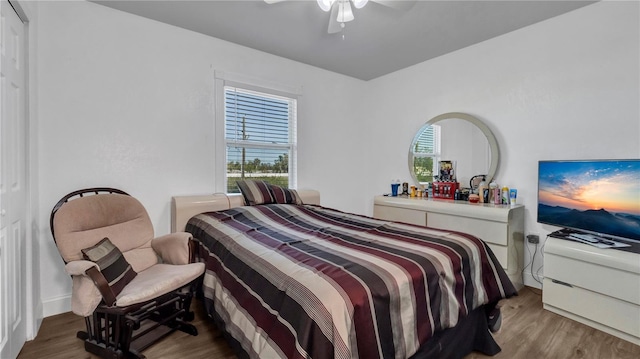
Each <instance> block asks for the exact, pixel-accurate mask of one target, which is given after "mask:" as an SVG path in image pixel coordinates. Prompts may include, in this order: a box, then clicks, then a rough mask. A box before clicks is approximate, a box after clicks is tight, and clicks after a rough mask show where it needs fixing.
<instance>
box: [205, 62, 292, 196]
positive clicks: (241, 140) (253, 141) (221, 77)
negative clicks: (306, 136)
mask: <svg viewBox="0 0 640 359" xmlns="http://www.w3.org/2000/svg"><path fill="white" fill-rule="evenodd" d="M299 95H300V91H299V90H298V89H295V88H290V87H286V86H283V85H279V84H273V83H265V82H264V81H260V80H256V79H248V78H246V77H244V76H241V75H230V74H226V73H220V72H216V134H217V135H216V156H215V158H216V177H215V178H216V191H219V192H226V193H237V192H239V190H238V187H237V185H236V182H237V181H238V180H239V179H242V178H245V179H261V180H265V181H267V182H269V183H272V184H276V185H279V186H284V187H289V188H295V187H296V157H297V140H296V119H297V98H298V96H299Z"/></svg>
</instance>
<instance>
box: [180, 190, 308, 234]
mask: <svg viewBox="0 0 640 359" xmlns="http://www.w3.org/2000/svg"><path fill="white" fill-rule="evenodd" d="M298 195H300V198H301V199H302V203H304V204H316V205H320V192H318V191H315V190H308V189H307V190H304V189H303V190H298ZM244 205H245V203H244V198H243V197H242V195H241V194H239V193H234V194H224V193H216V194H209V195H200V196H175V197H171V232H182V231H184V227H185V226H186V225H187V221H189V219H190V218H191V217H193V216H195V215H197V214H200V213H204V212H212V211H221V210H223V209H229V208H233V207H240V206H244Z"/></svg>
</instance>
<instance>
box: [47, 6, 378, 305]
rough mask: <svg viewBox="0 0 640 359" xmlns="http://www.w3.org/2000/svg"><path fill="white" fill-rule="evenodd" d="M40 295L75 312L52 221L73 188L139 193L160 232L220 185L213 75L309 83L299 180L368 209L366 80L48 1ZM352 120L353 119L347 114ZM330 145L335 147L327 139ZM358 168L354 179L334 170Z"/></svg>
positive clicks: (301, 106) (302, 104)
mask: <svg viewBox="0 0 640 359" xmlns="http://www.w3.org/2000/svg"><path fill="white" fill-rule="evenodd" d="M39 15H40V18H39V28H38V31H39V33H38V36H39V44H40V46H39V49H38V50H39V61H38V63H39V66H38V72H39V92H38V96H39V100H40V101H39V108H38V112H39V136H40V143H39V157H40V173H39V176H40V177H39V178H40V188H39V195H40V208H41V215H40V216H41V218H40V223H42V224H43V225H42V226H41V228H40V232H41V235H40V238H41V243H40V245H41V253H40V257H41V282H42V286H41V292H42V300H43V302H44V315H45V316H48V315H51V314H56V313H59V312H62V311H67V310H69V306H70V304H69V295H70V292H71V287H70V285H71V281H70V279H69V277H68V276H67V275H66V274H65V273H64V267H63V262H62V260H61V258H60V256H59V254H58V252H57V250H56V248H55V246H54V243H53V240H52V237H51V234H50V229H49V227H48V216H49V213H50V210H51V208H52V207H53V205H54V204H55V203H56V202H57V201H58V200H59V199H60V198H61V197H62V196H63V195H65V194H67V193H69V192H71V191H74V190H77V189H80V188H86V187H95V186H112V187H117V188H121V189H123V190H125V191H127V192H129V193H130V194H132V195H134V196H135V197H137V198H138V199H139V200H140V201H141V202H142V203H143V204H144V205H145V207H146V208H147V210H148V212H149V215H150V217H151V220H152V221H153V223H154V226H155V230H156V234H165V233H168V232H169V224H170V217H169V216H170V200H171V196H174V195H187V194H202V193H213V192H215V190H214V173H215V169H214V162H213V160H214V148H215V143H214V116H213V114H214V109H213V104H214V97H213V96H214V94H213V90H214V71H215V70H220V71H224V72H229V73H237V74H242V75H245V76H248V77H254V78H258V79H261V80H264V81H268V82H277V83H280V84H283V85H287V86H295V87H302V92H303V95H302V97H301V98H300V100H299V102H298V110H299V112H298V117H299V120H298V139H299V144H300V149H299V153H298V162H299V163H298V170H299V175H298V185H299V188H315V189H318V190H320V192H321V194H322V204H324V205H327V206H331V207H337V208H341V209H344V210H348V211H353V212H364V211H365V210H366V209H365V205H366V201H365V199H364V194H363V193H361V192H360V191H352V190H351V189H352V188H358V187H359V184H360V183H362V182H363V181H362V178H364V171H363V168H364V166H363V165H362V164H361V163H362V161H361V160H362V157H363V156H362V154H363V151H364V149H363V148H362V147H363V146H362V144H360V143H355V142H354V141H352V138H353V137H356V135H357V134H358V133H361V131H362V129H361V128H360V127H359V126H358V122H357V121H356V120H355V119H356V114H357V109H356V108H355V107H354V106H353V102H354V101H355V100H354V99H352V98H351V97H350V95H349V94H358V93H361V92H362V88H363V86H364V82H362V81H359V80H355V79H352V78H349V77H345V76H342V75H338V74H335V73H331V72H328V71H324V70H320V69H317V68H314V67H311V66H307V65H303V64H300V63H297V62H294V61H290V60H285V59H283V58H279V57H275V56H272V55H268V54H265V53H262V52H258V51H255V50H251V49H248V48H245V47H241V46H237V45H234V44H231V43H228V42H224V41H221V40H218V39H214V38H211V37H207V36H204V35H201V34H197V33H194V32H191V31H187V30H183V29H179V28H176V27H173V26H169V25H165V24H161V23H159V22H155V21H151V20H148V19H144V18H141V17H137V16H134V15H130V14H126V13H123V12H120V11H117V10H113V9H110V8H106V7H103V6H101V5H97V4H94V3H88V2H42V3H40V4H39ZM345 118H346V119H348V120H344V119H345ZM328 144H330V145H328ZM344 172H348V173H349V175H348V176H335V175H333V174H334V173H344Z"/></svg>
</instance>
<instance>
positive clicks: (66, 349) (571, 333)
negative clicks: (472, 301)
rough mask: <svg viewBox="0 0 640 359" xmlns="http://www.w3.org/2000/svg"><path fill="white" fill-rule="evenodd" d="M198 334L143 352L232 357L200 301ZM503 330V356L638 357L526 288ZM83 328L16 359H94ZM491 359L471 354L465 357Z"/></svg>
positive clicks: (48, 339)
mask: <svg viewBox="0 0 640 359" xmlns="http://www.w3.org/2000/svg"><path fill="white" fill-rule="evenodd" d="M192 306H193V309H194V310H195V312H196V319H195V320H194V324H195V325H196V327H197V328H198V331H199V335H198V336H197V337H193V336H190V335H187V334H184V333H182V332H176V333H173V334H172V335H170V336H169V337H167V338H165V339H164V340H163V341H161V342H159V343H157V344H155V345H153V346H151V347H150V348H148V349H147V350H145V351H144V352H143V353H144V354H145V355H146V356H147V358H149V359H153V358H195V359H198V358H217V359H235V358H236V357H235V356H234V355H233V353H232V352H231V349H230V348H229V346H228V345H227V343H226V342H225V340H224V339H223V338H222V337H221V336H220V332H219V331H218V329H217V328H216V327H215V326H214V325H213V324H212V323H211V322H210V320H209V319H208V318H207V317H206V314H204V311H203V310H202V305H201V303H200V302H199V301H194V303H193V304H192ZM502 313H503V323H502V330H500V332H498V333H497V334H495V338H496V341H497V342H498V344H499V345H500V346H501V347H502V352H501V353H499V354H497V355H496V356H494V357H493V358H495V359H506V358H510V359H511V358H558V359H570V358H598V359H599V358H619V359H625V358H634V359H637V358H640V346H637V345H633V344H631V343H629V342H627V341H624V340H622V339H618V338H616V337H614V336H611V335H609V334H606V333H603V332H600V331H598V330H595V329H593V328H591V327H588V326H585V325H582V324H580V323H577V322H574V321H572V320H570V319H566V318H564V317H562V316H559V315H557V314H554V313H551V312H549V311H546V310H543V309H542V300H541V292H540V291H539V290H537V289H531V288H529V287H525V288H524V289H523V290H521V291H520V295H519V296H517V297H514V298H511V299H509V300H506V301H504V304H503V307H502ZM82 329H84V321H83V319H82V318H80V317H78V316H76V315H74V314H72V313H64V314H59V315H56V316H52V317H48V318H45V319H44V321H43V322H42V326H41V328H40V331H39V333H38V336H37V337H36V339H35V340H33V341H30V342H27V343H26V344H25V346H24V347H23V348H22V351H21V352H20V355H19V356H18V358H20V359H23V358H24V359H36V358H47V359H68V358H87V359H94V358H97V357H96V356H94V355H91V354H89V353H87V352H85V351H84V347H83V343H82V341H81V340H79V339H76V337H75V333H76V332H77V331H78V330H82ZM477 358H490V357H488V356H485V355H481V354H479V353H472V354H470V355H468V356H467V357H465V359H477Z"/></svg>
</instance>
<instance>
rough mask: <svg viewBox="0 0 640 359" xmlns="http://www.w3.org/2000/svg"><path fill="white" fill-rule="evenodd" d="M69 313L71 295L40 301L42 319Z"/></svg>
mask: <svg viewBox="0 0 640 359" xmlns="http://www.w3.org/2000/svg"><path fill="white" fill-rule="evenodd" d="M70 311H71V295H63V296H60V297H55V298H49V299H46V300H43V301H42V316H43V317H44V318H46V317H50V316H52V315H56V314H61V313H66V312H70Z"/></svg>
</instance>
